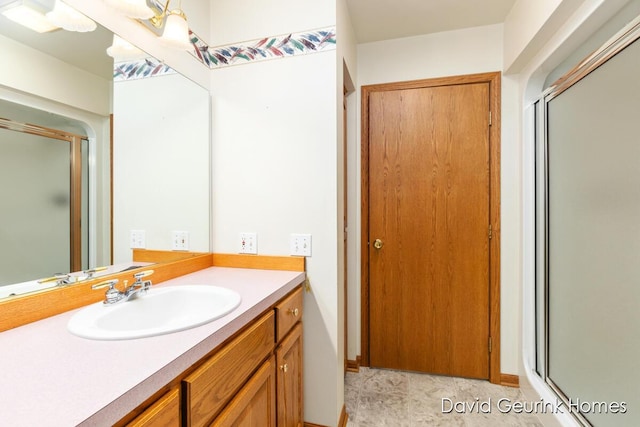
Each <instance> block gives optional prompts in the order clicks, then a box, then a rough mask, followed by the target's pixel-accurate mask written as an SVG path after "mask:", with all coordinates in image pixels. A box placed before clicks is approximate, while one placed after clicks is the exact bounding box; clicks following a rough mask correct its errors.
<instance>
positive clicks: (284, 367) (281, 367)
mask: <svg viewBox="0 0 640 427" xmlns="http://www.w3.org/2000/svg"><path fill="white" fill-rule="evenodd" d="M280 369H282V372H287V371H288V370H289V366H288V365H287V364H286V363H285V364H284V365H280Z"/></svg>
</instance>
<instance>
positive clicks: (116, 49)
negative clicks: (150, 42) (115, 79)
mask: <svg viewBox="0 0 640 427" xmlns="http://www.w3.org/2000/svg"><path fill="white" fill-rule="evenodd" d="M107 55H109V56H110V57H112V58H113V59H115V61H116V62H118V61H130V60H133V59H140V58H145V57H146V56H147V55H146V54H145V53H144V52H143V51H142V50H140V49H138V48H137V47H135V46H134V45H132V44H131V43H129V42H128V41H126V40H125V39H123V38H121V37H119V36H117V35H116V34H114V35H113V43H112V44H111V46H109V47H108V48H107Z"/></svg>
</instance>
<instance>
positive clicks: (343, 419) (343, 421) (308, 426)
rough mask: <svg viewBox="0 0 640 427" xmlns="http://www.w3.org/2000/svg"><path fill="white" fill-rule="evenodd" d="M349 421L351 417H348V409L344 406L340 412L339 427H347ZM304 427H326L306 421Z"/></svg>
mask: <svg viewBox="0 0 640 427" xmlns="http://www.w3.org/2000/svg"><path fill="white" fill-rule="evenodd" d="M347 420H349V417H348V416H347V407H346V406H345V405H342V411H340V420H338V427H347ZM304 427H326V426H323V425H321V424H314V423H308V422H306V421H305V423H304Z"/></svg>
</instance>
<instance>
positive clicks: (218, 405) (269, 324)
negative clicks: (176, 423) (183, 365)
mask: <svg viewBox="0 0 640 427" xmlns="http://www.w3.org/2000/svg"><path fill="white" fill-rule="evenodd" d="M274 331H275V324H274V314H273V312H271V311H270V312H268V313H267V314H265V315H264V316H263V317H261V318H260V319H259V320H257V321H256V322H254V323H253V324H252V325H251V326H250V327H249V328H248V329H247V330H245V331H244V332H243V333H242V334H240V335H239V336H238V337H237V338H235V339H234V340H233V341H231V342H230V343H228V344H227V345H225V346H224V347H223V348H222V349H221V350H220V351H218V352H217V353H216V354H214V355H213V356H211V357H210V358H209V359H208V360H207V361H206V362H204V363H203V364H202V365H201V366H200V367H199V368H197V369H196V370H195V371H194V372H193V373H192V374H190V375H189V376H188V377H186V378H185V379H184V380H183V381H182V384H183V391H184V393H185V395H186V399H185V401H186V402H188V404H187V405H186V408H185V411H186V420H187V425H188V426H202V425H207V424H208V423H210V422H211V421H212V420H213V418H214V417H215V415H216V414H218V412H220V410H221V409H222V408H223V407H224V406H225V405H226V403H227V402H228V401H229V400H230V399H231V397H233V395H234V394H235V393H236V392H237V391H238V390H239V389H240V387H241V386H242V384H244V382H245V381H246V380H247V378H249V376H250V375H251V373H252V372H253V371H254V370H255V369H256V367H257V366H259V365H260V362H262V361H263V360H264V359H265V358H266V357H267V355H268V354H269V353H270V352H271V351H273V347H274V343H275V337H274V335H275V333H274Z"/></svg>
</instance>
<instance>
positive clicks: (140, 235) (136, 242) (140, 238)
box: [129, 230, 147, 249]
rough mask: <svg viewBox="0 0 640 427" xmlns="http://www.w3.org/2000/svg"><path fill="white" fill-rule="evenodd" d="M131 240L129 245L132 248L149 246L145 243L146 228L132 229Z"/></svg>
mask: <svg viewBox="0 0 640 427" xmlns="http://www.w3.org/2000/svg"><path fill="white" fill-rule="evenodd" d="M129 241H130V243H129V247H130V248H131V249H144V248H145V247H146V246H147V245H146V243H145V236H144V230H131V235H130V239H129Z"/></svg>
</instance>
